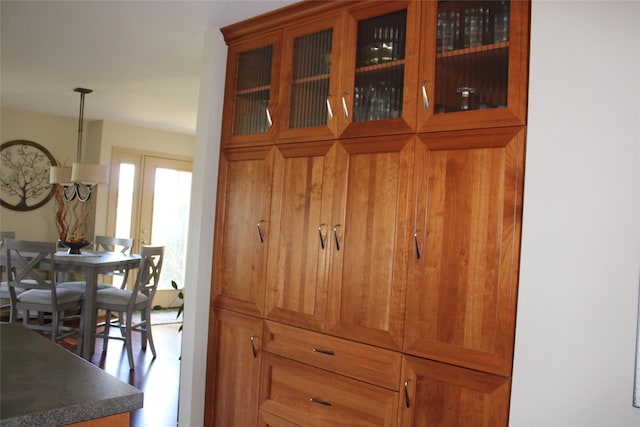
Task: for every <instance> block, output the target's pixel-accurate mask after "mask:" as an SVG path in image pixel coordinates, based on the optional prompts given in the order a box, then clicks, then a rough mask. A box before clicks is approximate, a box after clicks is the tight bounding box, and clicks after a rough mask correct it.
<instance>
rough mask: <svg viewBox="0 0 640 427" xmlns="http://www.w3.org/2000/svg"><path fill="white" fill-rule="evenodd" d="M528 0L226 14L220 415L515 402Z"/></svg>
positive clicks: (215, 352) (297, 416)
mask: <svg viewBox="0 0 640 427" xmlns="http://www.w3.org/2000/svg"><path fill="white" fill-rule="evenodd" d="M529 10H530V4H529V2H528V1H518V2H516V1H511V2H510V1H499V0H496V1H488V0H486V1H480V0H468V1H448V0H444V1H345V2H301V3H297V4H294V5H292V6H289V7H286V8H284V9H282V10H278V11H274V12H272V13H269V14H266V15H263V16H260V17H256V18H254V19H251V20H248V21H244V22H242V23H238V24H234V25H232V26H229V27H226V28H224V29H223V30H222V32H223V34H224V36H225V40H226V41H227V43H228V44H229V55H228V65H227V82H226V83H227V85H226V91H225V105H224V106H225V109H224V118H223V120H224V126H223V132H222V151H221V160H220V176H219V181H218V200H217V210H216V230H215V231H216V233H215V242H214V255H213V272H212V284H211V286H212V293H211V306H212V320H211V326H210V331H209V362H208V363H209V364H208V369H207V397H206V408H207V420H206V423H207V425H217V426H225V427H226V426H241V427H244V426H254V425H259V426H263V427H264V426H274V427H275V426H279V427H280V426H281V427H291V426H336V425H349V426H355V425H358V426H368V425H375V426H402V427H406V426H468V425H476V424H477V425H496V426H500V425H506V424H507V422H508V412H509V398H510V385H511V379H510V377H511V370H512V353H513V343H514V333H515V313H516V302H517V290H518V266H519V254H520V232H521V230H520V224H521V217H522V191H523V182H524V175H523V174H524V158H525V154H524V153H525V139H526V126H525V125H526V105H527V104H526V103H527V79H528V43H529V14H530V11H529ZM247 349H248V350H249V352H248V353H247ZM234 355H235V356H234ZM247 390H252V391H251V392H247ZM240 408H243V410H244V413H242V414H241V415H240V414H239V412H238V411H240Z"/></svg>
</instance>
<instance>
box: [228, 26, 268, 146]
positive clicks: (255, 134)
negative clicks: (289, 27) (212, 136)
mask: <svg viewBox="0 0 640 427" xmlns="http://www.w3.org/2000/svg"><path fill="white" fill-rule="evenodd" d="M279 53H280V32H279V31H277V32H273V33H270V34H267V35H262V36H261V37H258V38H251V39H248V40H241V41H238V42H236V43H232V44H230V46H229V51H228V55H227V81H226V83H227V84H226V87H225V98H224V109H223V115H222V144H223V145H236V146H253V145H261V144H272V143H273V142H274V141H275V135H276V132H275V126H274V123H273V117H274V115H275V114H276V111H275V110H276V108H277V93H278V84H279V78H280V76H279V68H278V66H279V62H278V58H279Z"/></svg>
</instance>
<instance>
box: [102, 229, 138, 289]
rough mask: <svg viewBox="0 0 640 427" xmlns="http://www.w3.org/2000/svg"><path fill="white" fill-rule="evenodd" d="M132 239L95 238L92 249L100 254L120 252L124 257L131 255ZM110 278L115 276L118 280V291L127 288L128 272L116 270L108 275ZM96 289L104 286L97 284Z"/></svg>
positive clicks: (126, 270)
mask: <svg viewBox="0 0 640 427" xmlns="http://www.w3.org/2000/svg"><path fill="white" fill-rule="evenodd" d="M133 242H134V240H133V238H131V237H113V236H96V238H95V239H94V245H95V246H94V247H95V250H96V251H101V252H116V251H118V252H120V253H122V254H125V255H131V251H132V250H133ZM109 275H110V276H117V277H119V278H120V284H119V286H120V289H124V288H125V287H126V286H127V279H128V278H129V270H128V269H125V270H116V271H113V272H111V273H109ZM98 288H100V289H102V288H104V284H99V285H98Z"/></svg>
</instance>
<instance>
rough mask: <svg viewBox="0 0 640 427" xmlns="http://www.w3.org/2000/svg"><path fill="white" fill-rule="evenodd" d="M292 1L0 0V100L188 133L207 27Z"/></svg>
mask: <svg viewBox="0 0 640 427" xmlns="http://www.w3.org/2000/svg"><path fill="white" fill-rule="evenodd" d="M293 2H294V1H292V0H253V1H247V0H208V1H189V0H173V1H166V0H165V1H151V0H136V1H122V0H102V1H56V0H52V1H51V0H49V1H27V0H17V1H7V0H1V1H0V17H1V23H0V36H1V37H0V40H1V45H0V46H1V50H0V54H1V56H0V71H1V74H0V102H1V105H2V106H3V107H9V108H17V109H21V110H27V111H35V112H43V113H49V114H55V115H60V116H68V117H78V112H79V105H80V95H79V94H78V93H76V92H74V91H73V89H74V88H76V87H84V88H88V89H92V90H93V93H91V94H89V95H87V96H86V98H85V110H84V116H85V119H89V120H91V119H95V120H110V121H116V122H122V123H130V124H135V125H139V126H144V127H150V128H155V129H162V130H168V131H174V132H180V133H186V134H195V128H196V117H197V108H198V91H199V85H200V72H201V66H202V53H203V49H204V37H205V33H206V31H207V30H208V29H209V28H212V27H213V28H220V27H224V26H226V25H229V24H233V23H235V22H238V21H241V20H243V19H246V18H250V17H252V16H256V15H259V14H261V13H264V12H267V11H270V10H274V9H277V8H279V7H282V6H285V5H287V4H290V3H293Z"/></svg>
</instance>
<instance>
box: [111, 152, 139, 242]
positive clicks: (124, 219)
mask: <svg viewBox="0 0 640 427" xmlns="http://www.w3.org/2000/svg"><path fill="white" fill-rule="evenodd" d="M135 175H136V167H135V165H132V164H131V163H120V175H119V178H118V201H117V207H116V236H115V237H124V238H129V237H131V214H132V212H133V183H134V182H135Z"/></svg>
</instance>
